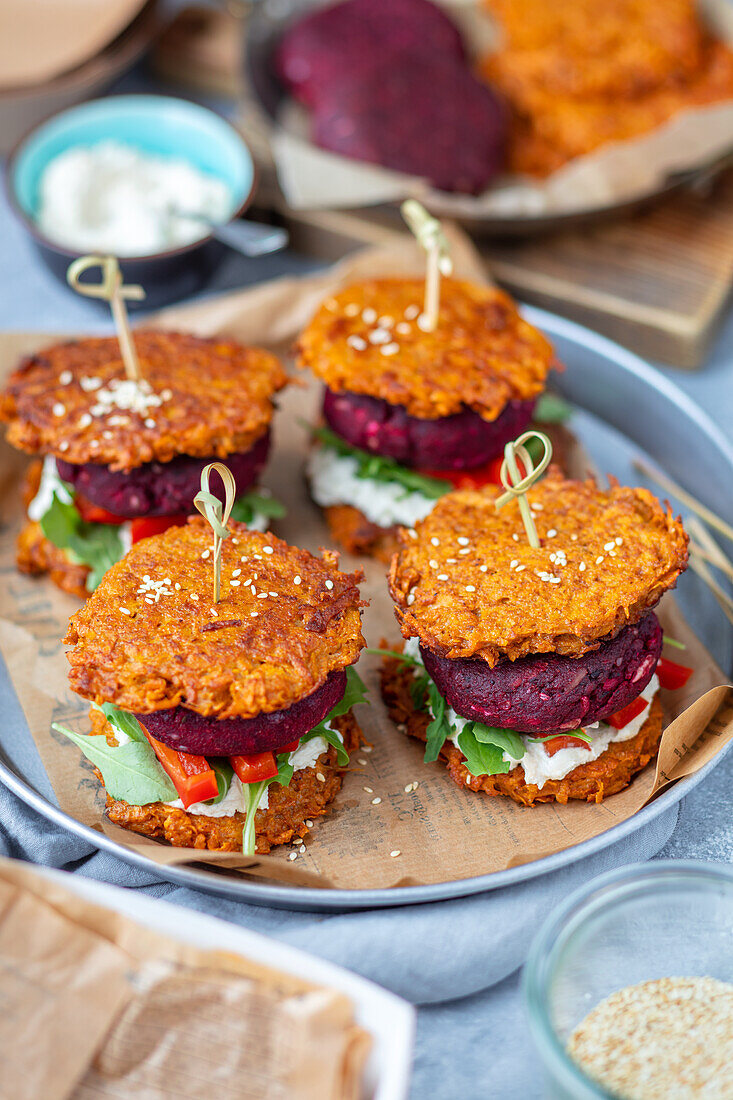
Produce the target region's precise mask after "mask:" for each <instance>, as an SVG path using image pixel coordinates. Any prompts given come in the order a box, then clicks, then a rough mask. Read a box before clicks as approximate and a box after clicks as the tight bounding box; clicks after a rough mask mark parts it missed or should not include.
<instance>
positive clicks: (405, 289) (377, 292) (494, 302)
mask: <svg viewBox="0 0 733 1100" xmlns="http://www.w3.org/2000/svg"><path fill="white" fill-rule="evenodd" d="M424 290H425V287H424V283H423V281H422V280H421V279H396V278H395V279H372V280H370V281H368V282H363V283H356V284H354V285H353V286H350V287H348V288H347V289H346V290H343V291H341V293H340V294H337V295H336V296H335V297H333V298H328V299H327V300H326V301H325V302H324V303H323V305H322V306H321V308H320V309H319V310H318V312H317V313H316V315H315V317H314V318H313V320H312V321H311V323H310V324H309V325H308V327H307V328H306V329H305V331H304V332H303V334H302V335H301V337H300V340H299V341H298V353H299V365H300V366H301V367H308V368H309V369H310V370H312V371H313V373H314V374H315V375H316V376H317V377H318V378H320V379H322V381H323V382H325V383H326V385H327V386H328V387H329V389H331V390H334V391H335V392H337V393H338V392H340V391H343V390H347V391H349V392H351V393H364V394H368V395H370V396H371V397H381V398H382V399H383V400H385V401H388V402H389V403H390V404H392V405H403V406H404V407H405V408H406V409H407V412H408V413H409V414H410V416H417V417H422V418H423V419H425V420H435V419H437V418H438V417H441V416H450V415H451V414H452V413H457V412H460V411H461V410H462V409H464V408H469V409H473V410H474V411H475V412H477V413H478V414H479V415H480V416H482V417H483V419H484V420H495V419H496V418H497V416H498V415H499V414H500V413H501V411H502V409H503V408H504V406H505V405H506V404H507V402H508V401H510V400H512V399H530V398H533V397H536V396H537V395H538V394H539V393H541V391H542V390H543V389H544V386H545V378H546V376H547V373H548V371H549V370H550V368H551V367H552V366H553V361H554V356H553V351H552V347H551V345H550V343H549V342H548V341H547V340H546V339H545V337H544V336H543V335H542V334H541V333H540V332H538V330H537V329H536V328H533V327H532V325H530V324H528V323H527V322H526V321H524V320H522V318H521V317H520V316H519V313H518V312H517V310H516V307H515V306H514V303H513V302H512V300H511V298H510V297H509V296H508V295H507V294H504V293H503V291H501V290H497V289H496V288H494V287H488V286H478V285H475V284H473V283H469V282H465V281H463V280H458V279H444V280H443V281H442V283H441V293H440V319H439V323H438V327H437V328H436V330H435V332H423V331H422V329H420V328H419V326H418V324H417V319H418V314H419V313H420V311H421V309H422V302H423V295H424ZM354 345H356V346H354Z"/></svg>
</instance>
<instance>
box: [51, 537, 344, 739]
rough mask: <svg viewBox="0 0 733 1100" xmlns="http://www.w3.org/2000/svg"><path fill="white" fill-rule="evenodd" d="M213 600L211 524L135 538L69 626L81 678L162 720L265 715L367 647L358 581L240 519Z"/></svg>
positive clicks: (333, 560) (83, 688)
mask: <svg viewBox="0 0 733 1100" xmlns="http://www.w3.org/2000/svg"><path fill="white" fill-rule="evenodd" d="M229 527H230V530H231V531H232V532H233V534H232V536H230V537H229V538H228V539H226V541H225V542H224V544H223V551H222V567H221V599H220V602H219V603H218V604H217V605H216V606H213V605H212V587H213V565H212V552H211V541H212V540H211V528H210V527H209V526H208V524H206V523H205V522H204V521H203V520H202V519H200V518H199V517H198V516H196V517H193V518H191V519H189V521H188V524H187V526H186V527H172V528H169V530H168V531H166V532H165V533H164V534H162V535H156V536H154V537H153V538H149V539H143V540H142V541H141V542H138V543H135V545H134V546H133V547H132V549H131V550H130V551H129V552H128V553H127V554H126V555H125V557H124V558H123V559H122V560H121V561H119V562H118V563H117V564H116V565H114V566H113V567H112V568H111V569H110V570H109V572H108V573H107V574H106V576H105V577H104V579H103V580H102V583H101V584H100V586H99V587H98V588H97V590H96V591H95V592H94V594H93V595H92V596H91V597H90V598H89V600H88V601H87V603H86V605H85V606H84V607H83V608H82V609H81V610H80V611H78V612H77V613H76V614H75V615H74V616H73V617H72V619H71V621H70V623H69V630H68V633H67V635H66V638H65V639H64V640H65V641H66V642H68V643H70V644H71V645H73V646H74V648H73V649H72V650H71V651H70V652H69V654H68V658H69V662H70V664H71V671H70V672H69V683H70V685H71V687H72V689H73V690H74V691H75V692H77V693H78V694H79V695H82V696H84V698H86V699H91V700H93V701H94V702H96V703H98V704H101V703H104V702H107V703H115V704H116V705H117V706H118V707H121V708H122V709H123V710H128V711H132V712H134V713H138V714H139V713H150V712H151V711H158V710H164V709H166V708H168V707H175V706H184V707H188V708H189V709H190V710H193V711H196V713H197V714H202V715H204V716H206V717H212V716H215V717H217V718H254V717H256V716H257V715H258V714H260V713H262V712H269V711H274V710H282V709H284V708H285V707H289V706H290V705H291V704H292V703H295V702H297V701H298V700H299V699H302V698H303V697H304V696H306V695H309V694H310V693H311V692H313V691H315V690H316V688H318V687H320V685H321V684H323V683H324V681H325V680H326V678H327V677H328V675H329V673H331V672H333V671H336V670H340V669H344V668H346V667H347V666H348V665H351V664H353V663H354V661H356V660H357V658H358V656H359V652H360V650H361V649H362V647H363V645H364V639H363V637H362V633H361V617H360V611H359V609H360V607H363V606H364V604H363V601H362V600H361V599H360V598H359V589H358V587H357V584H358V582H359V581H360V580H361V575H360V574H357V573H342V572H340V571H339V570H338V569H337V568H336V565H337V561H338V557H337V555H336V554H334V553H331V552H329V551H324V552H323V559H322V560H321V559H319V558H315V557H313V555H312V554H309V553H308V552H307V551H306V550H299V549H297V548H296V547H294V546H289V545H288V544H287V543H286V542H283V541H282V540H281V539H278V538H275V536H274V535H270V534H266V535H262V534H259V533H258V532H255V531H250V530H248V529H247V528H246V527H245V526H244V525H243V524H241V523H234V522H230V524H229Z"/></svg>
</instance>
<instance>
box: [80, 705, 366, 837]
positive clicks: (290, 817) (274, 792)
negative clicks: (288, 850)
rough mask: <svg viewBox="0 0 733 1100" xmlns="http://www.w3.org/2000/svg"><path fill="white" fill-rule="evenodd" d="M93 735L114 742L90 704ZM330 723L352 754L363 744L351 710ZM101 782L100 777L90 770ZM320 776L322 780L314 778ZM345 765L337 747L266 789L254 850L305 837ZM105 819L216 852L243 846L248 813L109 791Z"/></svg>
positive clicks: (331, 795)
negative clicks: (123, 797) (181, 806)
mask: <svg viewBox="0 0 733 1100" xmlns="http://www.w3.org/2000/svg"><path fill="white" fill-rule="evenodd" d="M91 718H92V729H91V731H90V732H91V733H96V734H99V733H104V734H105V735H106V737H107V740H108V742H109V743H110V744H111V745H116V744H117V742H116V740H115V736H114V732H113V730H112V727H111V726H110V725H109V723H108V722H107V721H106V719H105V718H104V715H102V714H100V712H99V711H95V710H94V708H92V712H91ZM334 725H335V726H336V727H337V729H338V730H339V732H340V733H341V735H342V736H343V738H344V747H345V748H346V751H347V752H349V753H352V752H354V751H355V750H356V749H357V748H358V747H359V745H360V744H361V742H362V734H361V730H360V728H359V725H358V723H357V722H356V720H355V718H354V716H353V714H352V712H351V711H349V712H348V713H347V714H344V715H343V716H342V717H340V718H335V719H334ZM94 770H95V772H96V774H97V778H98V779H99V781H100V783H101V782H102V776H101V774H100V773H99V771H97V769H96V768H95V769H94ZM319 774H320V775H322V776H323V777H324V778H323V780H320V779H319V778H318V776H319ZM343 774H344V769H343V768H339V767H338V766H337V764H336V750H335V749H334V748H333V747H332V746H329V748H328V751H327V752H324V753H323V754H322V755H321V756H319V757H318V761H317V763H316V765H315V767H312V768H303V769H301V770H300V771H297V772H295V773H294V775H293V778H292V780H291V783H290V786H289V787H281V786H279V785H278V784H273V785H272V786H270V787H269V788H268V805H267V808H266V809H264V810H258V811H257V814H256V816H255V832H256V835H257V849H256V850H257V852H258V853H259V854H260V855H264V854H265V853H267V852H269V851H270V849H271V848H274V847H275V846H276V845H278V844H287V842H288V841H289V840H292V839H293V837H303V836H305V835H306V833H307V832H308V829H309V826H308V825H306V822H307V821H311V822H312V819H313V818H316V817H323V816H324V815H325V814H327V813H328V811H329V808H330V803H331V802H333V800H334V798H335V797H336V795H337V794H338V792H339V791H340V790H341V784H342V781H343ZM107 817H108V818H109V820H110V821H111V822H113V823H114V824H115V825H119V826H121V827H122V828H123V829H130V831H131V832H133V833H140V834H141V835H142V836H149V837H152V838H153V839H155V840H158V839H161V840H167V841H168V843H169V844H172V845H173V847H174V848H199V849H208V850H209V851H215V852H238V851H241V849H242V830H243V828H244V823H245V820H246V815H245V814H242V813H239V812H237V813H235V814H233V815H232V816H231V817H206V816H205V815H204V814H190V813H187V812H186V811H185V810H178V809H174V808H173V807H171V806H166V805H165V803H163V802H153V803H151V804H149V805H147V806H131V805H130V804H129V803H128V802H118V801H117V800H116V799H114V798H112V797H111V796H110V795H107Z"/></svg>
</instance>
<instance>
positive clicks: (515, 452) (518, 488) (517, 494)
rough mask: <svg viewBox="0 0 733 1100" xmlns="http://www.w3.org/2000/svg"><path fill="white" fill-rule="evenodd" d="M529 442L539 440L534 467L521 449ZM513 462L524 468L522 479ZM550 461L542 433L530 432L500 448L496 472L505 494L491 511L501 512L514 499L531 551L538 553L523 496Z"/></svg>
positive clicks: (534, 531) (537, 545)
mask: <svg viewBox="0 0 733 1100" xmlns="http://www.w3.org/2000/svg"><path fill="white" fill-rule="evenodd" d="M529 439H539V441H540V443H541V444H542V447H543V452H542V458H541V459H540V461H539V462H538V464H537V465H536V466H535V464H534V462H533V461H532V456H531V455H530V453H529V451H528V450H527V448H526V447H525V446H524V444H525V443H526V442H527V441H528V440H529ZM517 459H519V461H520V462H521V463H522V466H523V467H524V477H522V474H521V472H520V469H519V465H518V463H517ZM551 459H552V443H551V442H550V440H549V439H548V437H547V436H546V435H545V433H544V432H537V431H534V430H533V429H532V430H530V431H528V432H523V433H522V434H521V435H519V436H517V438H516V439H513V440H510V442H509V443H507V445H506V447H505V448H504V461H503V462H502V464H501V470H500V471H499V477H500V479H501V483H502V485H503V486H504V489H505V490H506V492H504V493H502V495H501V496H500V497H498V498H497V499H496V501H495V507H496V508H497V509H499V508H503V507H504V505H505V504H508V502H509V501H510V500H514V499H515V500H516V501H517V503H518V504H519V512H520V515H521V517H522V522H523V524H524V530H525V531H526V532H527V541H528V542H529V545H530V546H532V547H534V549H535V550H538V549H539V546H540V540H539V537H538V535H537V528H536V527H535V523H534V517H533V516H532V509H531V508H530V506H529V501H528V500H527V495H526V494H527V491H528V490H529V489H531V487H532V486H533V485H534V483H535V482H536V481H537V480H538V479H539V478H540V477H541V476H542V474H543V473H544V472H545V470H546V469H547V467H548V466H549V464H550V460H551Z"/></svg>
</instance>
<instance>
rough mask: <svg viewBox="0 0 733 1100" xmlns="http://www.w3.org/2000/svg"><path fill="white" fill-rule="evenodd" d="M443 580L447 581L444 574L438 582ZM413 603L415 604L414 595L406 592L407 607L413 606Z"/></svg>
mask: <svg viewBox="0 0 733 1100" xmlns="http://www.w3.org/2000/svg"><path fill="white" fill-rule="evenodd" d="M443 579H445V580H447V579H448V578H447V576H446V575H445V573H444V574H443V576H442V577H438V580H443ZM414 602H415V593H414V592H408V593H407V603H408V606H411V605H412V604H414Z"/></svg>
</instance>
